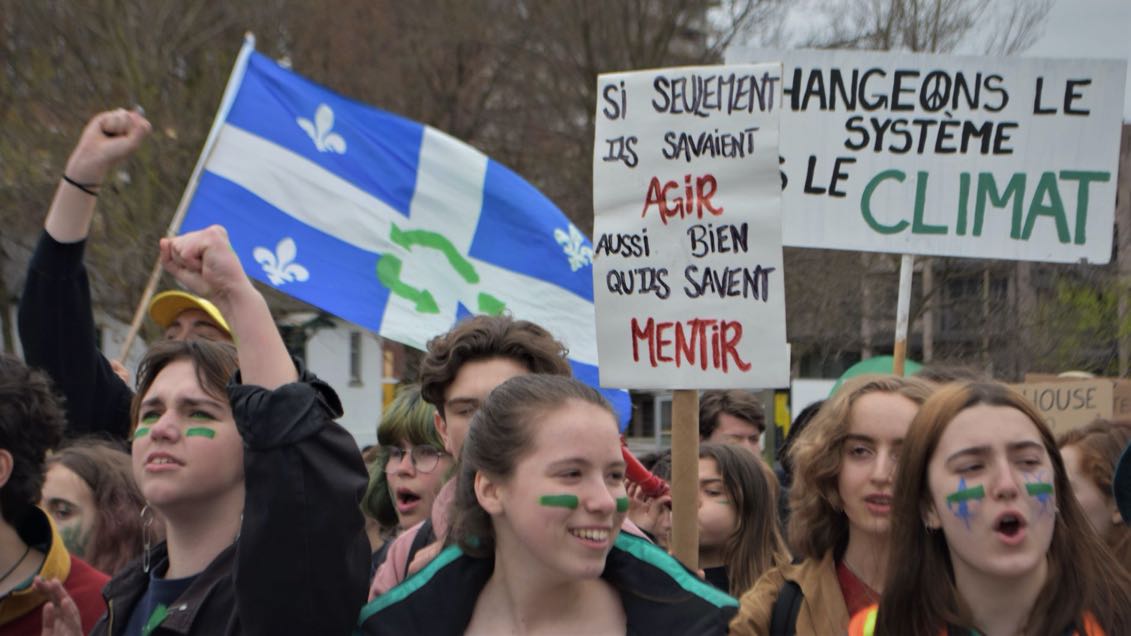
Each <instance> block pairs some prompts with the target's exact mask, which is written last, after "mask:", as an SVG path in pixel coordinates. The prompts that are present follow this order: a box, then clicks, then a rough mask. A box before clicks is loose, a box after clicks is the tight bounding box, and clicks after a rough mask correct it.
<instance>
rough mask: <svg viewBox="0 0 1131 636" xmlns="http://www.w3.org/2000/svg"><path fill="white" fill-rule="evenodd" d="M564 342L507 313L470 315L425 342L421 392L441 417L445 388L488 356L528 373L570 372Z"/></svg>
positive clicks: (560, 373) (570, 373)
mask: <svg viewBox="0 0 1131 636" xmlns="http://www.w3.org/2000/svg"><path fill="white" fill-rule="evenodd" d="M568 353H569V352H568V351H567V350H566V348H565V345H563V344H562V343H560V342H558V341H557V340H555V339H554V337H553V336H552V335H550V332H548V331H546V330H545V329H543V328H542V327H540V326H538V325H536V324H534V323H532V322H529V321H526V320H515V319H514V318H511V317H510V316H473V317H471V318H467V319H466V320H463V321H461V322H460V323H459V324H457V325H456V326H455V327H453V328H452V329H451V331H448V332H447V333H444V334H441V335H439V336H436V337H435V338H433V339H432V340H430V341H429V342H428V354H427V355H425V356H424V359H423V360H422V361H421V362H420V393H421V395H422V396H423V397H424V401H425V402H428V403H429V404H431V405H432V406H435V407H436V410H437V411H439V413H440V417H444V416H445V415H444V391H446V390H447V388H448V385H450V384H451V383H452V381H453V380H455V377H456V374H458V373H459V370H460V367H462V366H463V365H464V364H466V363H468V362H473V361H476V360H487V359H490V358H510V359H511V360H514V361H515V362H517V363H519V364H521V365H523V366H524V367H526V368H527V370H529V371H530V372H531V373H546V374H551V375H566V376H568V375H572V371H571V370H570V366H569V361H568V360H567V358H566V357H567V354H568Z"/></svg>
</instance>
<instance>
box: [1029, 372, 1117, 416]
mask: <svg viewBox="0 0 1131 636" xmlns="http://www.w3.org/2000/svg"><path fill="white" fill-rule="evenodd" d="M1094 379H1095V380H1105V381H1107V382H1111V384H1112V395H1113V399H1112V404H1111V416H1112V417H1114V418H1120V417H1131V380H1124V379H1120V378H1094ZM1025 381H1026V382H1069V381H1071V379H1069V378H1062V377H1060V376H1058V375H1056V374H1054V373H1026V374H1025Z"/></svg>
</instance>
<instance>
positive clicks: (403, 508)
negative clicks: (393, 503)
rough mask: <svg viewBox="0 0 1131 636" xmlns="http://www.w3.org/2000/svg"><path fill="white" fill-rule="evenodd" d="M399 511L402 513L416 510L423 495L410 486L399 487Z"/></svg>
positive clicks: (397, 495)
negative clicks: (412, 489)
mask: <svg viewBox="0 0 1131 636" xmlns="http://www.w3.org/2000/svg"><path fill="white" fill-rule="evenodd" d="M395 494H396V500H397V511H399V512H400V513H401V514H408V513H410V512H412V511H413V510H416V508H417V506H419V505H420V501H421V497H420V495H418V494H416V493H415V492H413V491H411V490H409V489H408V488H397V490H396V493H395Z"/></svg>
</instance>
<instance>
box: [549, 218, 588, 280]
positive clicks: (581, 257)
mask: <svg viewBox="0 0 1131 636" xmlns="http://www.w3.org/2000/svg"><path fill="white" fill-rule="evenodd" d="M554 240H555V241H557V242H558V244H559V245H561V246H562V251H563V252H565V255H566V256H568V257H569V268H570V269H571V270H572V271H575V272H576V271H577V270H579V269H581V268H582V267H585V266H586V265H588V264H590V263H592V262H593V249H592V248H590V247H588V246H586V245H585V243H584V241H585V237H583V236H582V235H581V231H580V230H578V229H577V226H575V225H574V224H573V223H570V224H569V233H568V234H567V233H566V231H565V230H562V229H560V228H557V229H555V230H554Z"/></svg>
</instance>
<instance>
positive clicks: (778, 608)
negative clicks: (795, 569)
mask: <svg viewBox="0 0 1131 636" xmlns="http://www.w3.org/2000/svg"><path fill="white" fill-rule="evenodd" d="M803 600H805V594H804V593H803V592H802V591H801V586H800V585H798V584H797V581H786V582H785V583H782V586H781V591H779V592H778V598H777V600H776V601H774V608H773V611H772V612H771V613H770V636H793V635H794V634H796V633H797V615H798V614H800V613H801V601H803Z"/></svg>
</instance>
